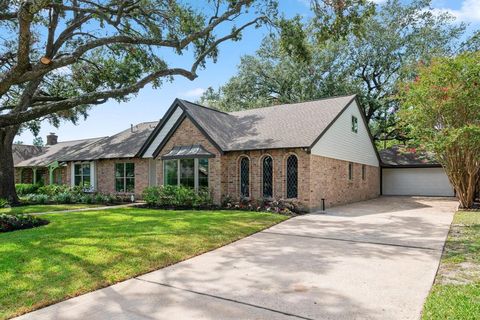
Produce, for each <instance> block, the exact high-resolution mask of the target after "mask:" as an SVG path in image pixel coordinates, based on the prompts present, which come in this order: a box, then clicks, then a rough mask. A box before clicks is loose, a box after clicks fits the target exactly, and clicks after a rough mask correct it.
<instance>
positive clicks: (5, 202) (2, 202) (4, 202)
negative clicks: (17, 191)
mask: <svg viewBox="0 0 480 320" xmlns="http://www.w3.org/2000/svg"><path fill="white" fill-rule="evenodd" d="M9 206H10V203H9V202H8V200H7V199H3V198H0V208H7V207H9Z"/></svg>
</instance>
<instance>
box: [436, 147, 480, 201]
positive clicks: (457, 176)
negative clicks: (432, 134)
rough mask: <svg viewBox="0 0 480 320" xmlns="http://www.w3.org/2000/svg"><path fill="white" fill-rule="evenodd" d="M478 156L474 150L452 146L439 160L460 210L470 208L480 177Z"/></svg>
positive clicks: (479, 156)
mask: <svg viewBox="0 0 480 320" xmlns="http://www.w3.org/2000/svg"><path fill="white" fill-rule="evenodd" d="M472 149H473V150H472ZM479 158H480V155H479V154H478V152H477V150H476V148H471V149H470V148H465V147H461V146H457V145H455V146H453V147H450V148H448V149H447V150H446V152H445V153H444V154H441V156H440V159H439V160H441V162H442V165H443V167H444V169H445V172H446V173H447V176H448V178H449V180H450V183H451V184H452V185H453V187H454V188H455V191H456V194H457V197H458V200H459V202H460V208H461V209H469V208H472V207H473V205H474V202H475V191H476V189H477V186H478V182H479V180H478V178H479V175H480V161H479V160H478V159H479Z"/></svg>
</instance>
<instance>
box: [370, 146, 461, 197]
mask: <svg viewBox="0 0 480 320" xmlns="http://www.w3.org/2000/svg"><path fill="white" fill-rule="evenodd" d="M379 154H380V158H381V160H382V164H381V167H382V172H381V176H382V179H381V185H382V194H383V195H397V196H398V195H401V196H444V197H453V196H455V191H454V189H453V187H452V185H451V184H450V181H449V180H448V177H447V174H446V173H445V170H444V169H443V168H442V166H441V165H440V164H439V163H438V162H437V161H436V160H435V156H434V155H433V154H432V153H429V152H425V151H420V150H416V149H414V148H407V147H405V146H394V147H391V148H388V149H384V150H380V151H379Z"/></svg>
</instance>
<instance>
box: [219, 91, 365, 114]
mask: <svg viewBox="0 0 480 320" xmlns="http://www.w3.org/2000/svg"><path fill="white" fill-rule="evenodd" d="M356 96H357V94H345V95H340V96H333V97H325V98H320V99H312V100H306V101H300V102H291V103H282V104H275V105H272V106H267V107H261V108H251V109H243V110H237V111H232V112H229V113H228V114H230V115H232V114H233V113H237V112H243V111H250V110H260V109H268V108H274V107H280V106H290V105H294V104H301V103H309V102H317V101H324V100H333V99H338V98H347V97H352V98H353V97H356Z"/></svg>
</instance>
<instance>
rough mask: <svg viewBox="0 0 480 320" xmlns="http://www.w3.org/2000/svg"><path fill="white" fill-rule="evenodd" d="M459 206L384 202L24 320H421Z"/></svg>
mask: <svg viewBox="0 0 480 320" xmlns="http://www.w3.org/2000/svg"><path fill="white" fill-rule="evenodd" d="M456 206H457V202H456V201H454V200H453V199H451V198H421V197H380V198H378V199H375V200H369V201H363V202H357V203H354V204H350V205H346V206H340V207H336V208H332V209H329V210H327V213H326V214H315V213H314V214H308V215H304V216H299V217H296V218H293V219H290V220H288V221H285V222H283V223H281V224H278V225H276V226H274V227H272V228H269V229H267V230H264V231H262V232H259V233H257V234H254V235H252V236H250V237H247V238H244V239H242V240H240V241H237V242H235V243H232V244H230V245H227V246H225V247H222V248H219V249H217V250H214V251H211V252H209V253H206V254H203V255H200V256H198V257H195V258H192V259H189V260H187V261H184V262H181V263H178V264H176V265H173V266H170V267H167V268H164V269H161V270H158V271H155V272H152V273H149V274H145V275H142V276H139V277H136V278H133V279H130V280H127V281H124V282H121V283H118V284H116V285H113V286H111V287H108V288H105V289H101V290H97V291H94V292H91V293H89V294H85V295H83V296H79V297H76V298H73V299H70V300H67V301H64V302H61V303H58V304H55V305H52V306H50V307H47V308H44V309H41V310H38V311H35V312H32V313H29V314H26V315H24V316H22V317H20V318H19V319H37V320H41V319H418V318H419V317H420V313H421V309H422V306H423V302H424V300H425V298H426V296H427V294H428V291H429V290H430V287H431V285H432V282H433V279H434V277H435V273H436V270H437V268H438V264H439V260H440V257H441V254H442V248H443V245H444V242H445V238H446V236H447V234H448V229H449V226H450V223H451V221H452V217H453V213H454V210H455V208H456Z"/></svg>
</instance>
